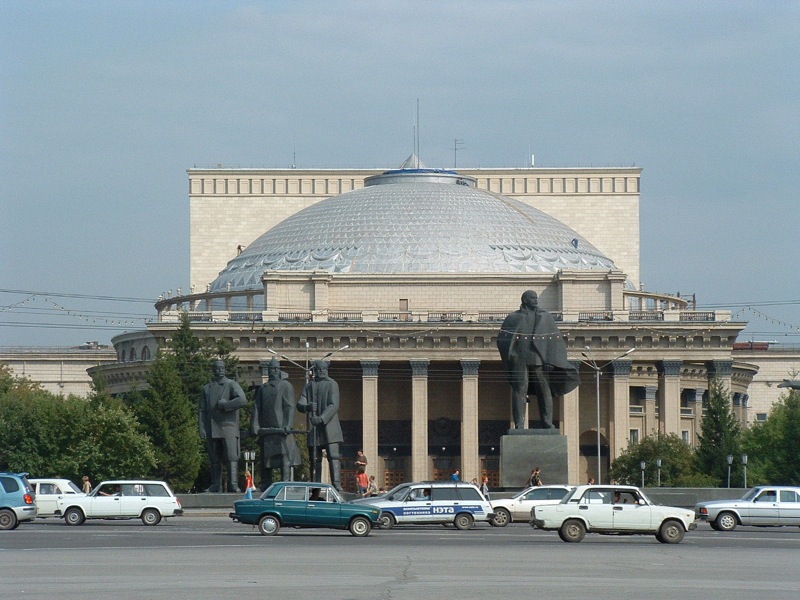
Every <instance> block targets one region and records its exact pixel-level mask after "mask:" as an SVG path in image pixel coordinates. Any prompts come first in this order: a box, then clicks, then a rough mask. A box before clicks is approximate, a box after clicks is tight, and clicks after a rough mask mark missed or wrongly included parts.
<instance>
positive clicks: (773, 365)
mask: <svg viewBox="0 0 800 600" xmlns="http://www.w3.org/2000/svg"><path fill="white" fill-rule="evenodd" d="M733 356H734V358H735V360H737V361H743V362H746V363H750V364H755V365H758V373H757V374H756V375H755V376H754V377H753V380H752V382H751V383H750V387H749V388H748V389H747V393H748V394H749V395H750V398H749V399H748V409H747V415H748V418H749V419H750V422H751V423H752V422H754V421H755V420H756V419H757V416H758V414H759V413H762V414H763V413H767V414H769V411H770V408H771V407H772V405H773V404H775V402H777V401H778V400H780V399H781V398H782V397H785V396H786V395H788V393H789V390H788V389H786V388H779V387H778V384H779V383H781V382H782V381H783V380H784V379H800V347H795V348H783V349H770V350H761V351H758V350H753V351H747V350H734V353H733Z"/></svg>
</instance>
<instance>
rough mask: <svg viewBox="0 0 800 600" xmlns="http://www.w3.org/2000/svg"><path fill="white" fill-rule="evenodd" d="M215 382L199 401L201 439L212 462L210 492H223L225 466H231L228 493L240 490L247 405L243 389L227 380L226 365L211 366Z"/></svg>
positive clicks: (204, 391) (217, 363)
mask: <svg viewBox="0 0 800 600" xmlns="http://www.w3.org/2000/svg"><path fill="white" fill-rule="evenodd" d="M211 373H212V380H211V381H210V382H209V383H207V384H206V385H204V386H203V395H202V397H201V398H200V414H199V416H200V437H201V438H202V439H203V440H204V441H205V442H206V448H207V450H208V458H209V460H210V462H211V485H210V486H209V488H208V489H207V490H206V491H207V492H221V491H222V463H223V462H225V463H226V464H227V467H228V491H229V492H240V491H241V490H240V489H239V481H238V479H239V475H238V469H239V409H240V408H242V407H243V406H245V405H246V404H247V397H246V396H245V395H244V390H242V386H240V385H239V384H238V383H236V382H235V381H233V380H232V379H228V378H227V377H225V363H224V362H223V361H222V360H215V361H214V362H213V363H212V365H211Z"/></svg>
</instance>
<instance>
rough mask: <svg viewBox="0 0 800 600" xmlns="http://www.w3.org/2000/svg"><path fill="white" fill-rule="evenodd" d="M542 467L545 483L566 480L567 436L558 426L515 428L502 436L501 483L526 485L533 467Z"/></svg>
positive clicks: (518, 485)
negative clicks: (551, 428)
mask: <svg viewBox="0 0 800 600" xmlns="http://www.w3.org/2000/svg"><path fill="white" fill-rule="evenodd" d="M536 467H539V468H540V469H541V470H542V483H543V484H545V485H547V484H556V483H567V482H568V481H569V479H568V473H567V436H565V435H561V434H560V433H559V432H558V430H557V429H556V430H546V429H512V430H510V431H509V432H508V435H504V436H502V437H501V438H500V485H501V486H502V487H503V488H524V487H526V486H527V485H528V480H529V479H530V476H531V471H532V470H533V469H535V468H536Z"/></svg>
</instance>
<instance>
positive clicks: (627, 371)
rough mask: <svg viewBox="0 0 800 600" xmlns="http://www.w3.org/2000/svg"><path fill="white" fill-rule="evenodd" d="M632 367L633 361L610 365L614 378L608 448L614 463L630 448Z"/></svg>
mask: <svg viewBox="0 0 800 600" xmlns="http://www.w3.org/2000/svg"><path fill="white" fill-rule="evenodd" d="M632 365H633V361H630V360H615V361H614V362H612V363H611V364H610V365H609V366H610V367H611V374H612V377H613V378H614V381H613V384H612V386H611V407H610V411H609V413H610V418H611V423H609V427H608V432H609V435H610V439H609V440H608V446H609V451H610V453H611V456H610V457H609V458H610V460H612V461H613V460H614V459H615V458H617V457H618V456H619V455H620V454H622V451H623V450H625V448H627V447H628V435H629V431H630V420H631V419H630V416H631V408H630V403H631V402H630V386H629V381H630V376H631V366H632Z"/></svg>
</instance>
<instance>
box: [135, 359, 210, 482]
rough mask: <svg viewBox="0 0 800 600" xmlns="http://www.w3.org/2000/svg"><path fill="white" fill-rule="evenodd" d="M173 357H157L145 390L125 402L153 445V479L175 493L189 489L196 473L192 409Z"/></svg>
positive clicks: (197, 459) (196, 436) (197, 446)
mask: <svg viewBox="0 0 800 600" xmlns="http://www.w3.org/2000/svg"><path fill="white" fill-rule="evenodd" d="M176 362H177V361H176V360H175V357H174V355H165V354H162V353H159V355H158V357H157V358H156V360H155V362H154V363H153V365H152V367H151V368H150V371H149V372H148V374H147V382H148V384H149V389H147V390H144V391H142V392H138V393H136V394H135V395H132V396H131V397H129V398H128V401H129V402H130V405H131V407H132V408H133V411H134V413H135V414H136V416H137V418H138V420H139V423H140V425H141V429H142V431H144V432H145V433H146V434H147V435H148V437H149V438H150V441H151V442H152V444H153V449H154V453H155V459H156V466H155V469H154V472H153V475H154V476H155V477H156V478H158V479H163V480H165V481H168V482H169V483H170V485H172V486H173V488H174V489H175V490H177V491H188V490H189V489H191V487H192V485H193V484H194V482H195V480H196V479H197V474H198V472H199V470H200V462H201V457H200V436H199V434H198V427H197V413H196V411H195V405H194V404H193V403H192V401H191V400H190V399H189V398H188V397H187V396H186V392H185V390H184V387H183V382H182V381H181V377H180V373H179V372H178V370H177V365H176Z"/></svg>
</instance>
